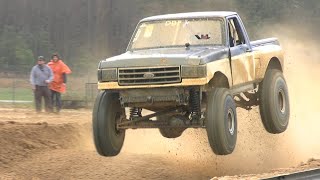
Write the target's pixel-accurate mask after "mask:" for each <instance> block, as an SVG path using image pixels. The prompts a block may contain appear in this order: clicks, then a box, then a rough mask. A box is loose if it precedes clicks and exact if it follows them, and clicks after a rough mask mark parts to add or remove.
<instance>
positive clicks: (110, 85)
mask: <svg viewBox="0 0 320 180" xmlns="http://www.w3.org/2000/svg"><path fill="white" fill-rule="evenodd" d="M208 82H209V80H208V78H206V77H205V78H194V79H182V81H181V82H180V83H173V84H153V85H134V86H120V85H119V84H118V82H98V89H100V90H122V89H140V88H160V87H180V86H201V85H205V84H207V83H208Z"/></svg>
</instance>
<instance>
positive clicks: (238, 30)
mask: <svg viewBox="0 0 320 180" xmlns="http://www.w3.org/2000/svg"><path fill="white" fill-rule="evenodd" d="M242 26H243V25H242V24H241V23H240V22H239V20H238V18H237V17H230V18H228V36H229V45H230V55H231V58H230V61H231V62H230V64H231V70H232V79H233V85H240V84H243V83H247V82H250V81H253V80H254V79H255V77H254V76H255V63H254V58H253V53H252V51H251V46H250V42H249V38H248V37H247V36H246V35H247V34H245V29H244V28H242Z"/></svg>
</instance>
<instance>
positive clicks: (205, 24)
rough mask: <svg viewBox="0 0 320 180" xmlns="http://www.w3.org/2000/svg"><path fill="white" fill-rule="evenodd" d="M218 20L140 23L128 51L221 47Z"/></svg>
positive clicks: (221, 31) (221, 26) (221, 25)
mask: <svg viewBox="0 0 320 180" xmlns="http://www.w3.org/2000/svg"><path fill="white" fill-rule="evenodd" d="M222 23H223V22H222V20H220V19H183V20H164V21H151V22H143V23H141V24H140V25H139V26H138V28H137V30H136V32H135V34H134V36H133V39H132V42H131V45H130V49H131V50H137V49H150V48H165V47H179V46H185V44H186V43H189V44H190V45H191V46H201V45H220V46H221V45H222V44H224V42H223V41H224V40H223V24H222Z"/></svg>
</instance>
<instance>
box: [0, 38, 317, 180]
mask: <svg viewBox="0 0 320 180" xmlns="http://www.w3.org/2000/svg"><path fill="white" fill-rule="evenodd" d="M285 34H286V36H280V37H287V38H282V39H281V38H280V41H281V42H282V43H284V49H286V57H287V58H286V63H287V64H286V68H287V69H285V76H286V78H287V81H288V82H287V83H288V87H289V93H290V103H291V108H292V113H291V118H290V123H289V127H288V130H287V131H286V132H285V133H283V134H280V135H271V134H268V133H267V132H266V131H265V130H264V129H263V125H262V123H261V120H260V116H259V111H258V108H254V109H253V110H251V111H245V110H242V109H239V108H238V109H237V111H238V121H239V124H238V126H239V127H238V129H239V134H238V143H237V146H236V149H235V152H234V153H233V154H231V155H228V156H215V155H214V154H213V152H212V151H211V149H210V147H209V145H208V141H207V136H206V132H205V130H201V129H194V130H193V129H190V130H187V131H186V132H184V133H183V135H182V136H181V137H180V138H177V139H165V138H163V137H162V136H161V135H160V133H159V131H158V130H131V131H127V133H128V136H127V138H126V140H125V145H124V148H123V153H121V155H119V156H117V157H113V158H103V157H100V156H99V155H98V154H97V153H96V152H95V150H94V146H93V141H92V134H91V111H89V110H77V111H75V110H74V111H67V110H66V111H63V112H62V113H61V114H59V115H55V114H49V115H46V114H36V113H34V112H33V110H30V109H19V108H0V179H32V178H34V179H37V178H39V179H62V178H64V179H209V178H211V177H220V178H221V179H235V178H239V179H243V178H245V179H247V178H248V179H249V178H252V179H257V178H262V177H269V176H272V175H275V174H282V173H286V172H293V171H298V170H305V169H310V168H320V161H319V160H316V159H320V143H319V139H320V133H319V131H318V127H320V120H319V117H320V110H319V107H320V94H319V92H320V85H319V83H318V82H319V80H318V78H319V77H320V71H319V69H320V62H319V59H320V57H319V55H318V54H314V53H312V52H316V49H315V50H312V49H306V48H305V45H304V44H302V43H299V42H305V41H298V40H296V41H294V42H292V41H291V40H290V39H293V38H291V37H290V32H285ZM276 35H277V34H276ZM292 37H294V36H292ZM308 44H309V45H308V47H316V46H312V45H310V44H311V43H308ZM308 160H309V161H308ZM248 174H259V175H248Z"/></svg>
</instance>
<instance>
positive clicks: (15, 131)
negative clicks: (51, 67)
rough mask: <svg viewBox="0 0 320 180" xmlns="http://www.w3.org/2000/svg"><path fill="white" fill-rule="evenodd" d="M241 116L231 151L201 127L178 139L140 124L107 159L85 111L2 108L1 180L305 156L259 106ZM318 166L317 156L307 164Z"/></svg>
mask: <svg viewBox="0 0 320 180" xmlns="http://www.w3.org/2000/svg"><path fill="white" fill-rule="evenodd" d="M239 116H240V118H241V122H240V124H239V127H240V128H239V129H240V132H239V141H238V142H239V143H238V145H237V149H236V151H235V152H234V153H233V154H232V155H230V156H226V157H218V156H214V155H213V153H212V152H211V150H210V148H209V146H208V143H207V140H206V134H205V131H203V130H189V131H187V132H185V133H184V134H183V136H182V137H181V138H178V139H176V140H167V139H164V138H162V137H161V136H160V134H159V132H158V131H157V130H136V131H128V133H127V139H126V143H125V146H124V150H123V153H122V154H121V155H120V156H117V157H115V158H103V157H100V156H98V155H97V153H96V152H95V150H94V147H93V144H92V137H91V125H90V117H91V114H90V111H88V110H83V111H65V112H63V113H62V114H60V115H37V114H35V113H33V112H32V111H31V110H24V109H16V110H14V109H8V108H2V109H0V119H1V121H0V137H1V139H0V144H1V149H0V179H1V178H4V179H31V178H36V179H37V178H40V179H61V178H66V179H73V178H76V179H79V178H81V179H88V178H90V179H101V178H102V179H143V178H145V179H209V178H210V177H220V176H227V175H241V174H255V173H262V172H271V171H272V170H273V169H278V168H285V167H292V166H297V165H299V163H300V161H302V160H308V159H303V158H304V157H299V156H300V155H299V154H295V151H296V150H294V149H292V148H293V146H294V145H293V144H291V145H290V143H289V144H288V142H287V138H288V137H287V135H286V134H284V135H277V136H274V135H268V134H267V133H265V132H264V131H263V129H262V128H263V127H262V125H261V123H260V122H259V121H258V120H259V118H258V112H257V110H256V109H255V110H253V111H251V112H247V111H242V110H240V111H239ZM245 120H246V121H247V122H245ZM318 152H319V151H318ZM314 167H320V162H318V161H310V163H309V164H308V165H307V168H314ZM282 171H283V170H282ZM286 171H287V170H284V172H286ZM291 171H292V169H291ZM276 173H279V172H276ZM271 174H273V173H271ZM268 175H270V174H262V175H259V176H250V177H264V176H268ZM242 177H243V176H242ZM245 177H246V176H245ZM232 178H235V177H232ZM225 179H227V177H225Z"/></svg>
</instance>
